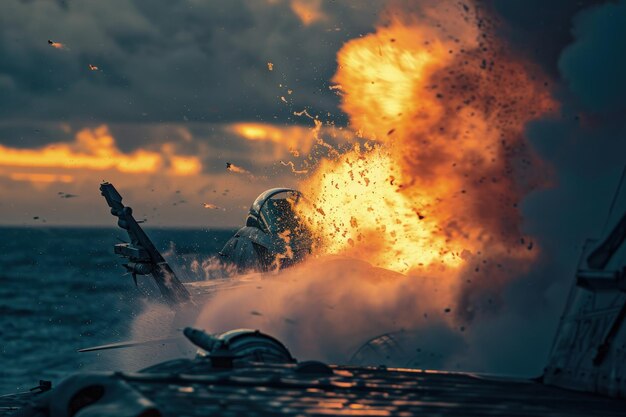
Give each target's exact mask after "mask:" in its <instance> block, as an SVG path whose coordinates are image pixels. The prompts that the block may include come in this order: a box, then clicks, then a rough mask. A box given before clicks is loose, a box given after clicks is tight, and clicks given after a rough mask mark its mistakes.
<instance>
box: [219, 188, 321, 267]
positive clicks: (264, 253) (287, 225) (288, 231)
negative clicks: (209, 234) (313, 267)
mask: <svg viewBox="0 0 626 417" xmlns="http://www.w3.org/2000/svg"><path fill="white" fill-rule="evenodd" d="M301 198H303V197H302V194H301V193H300V192H299V191H296V190H293V189H290V188H272V189H270V190H267V191H265V192H263V193H262V194H261V195H259V196H258V197H257V199H256V200H255V201H254V203H252V206H251V207H250V212H249V213H248V217H247V219H246V225H245V226H244V227H242V228H241V229H239V231H237V233H235V235H234V236H233V237H232V238H230V240H229V241H228V242H226V245H224V248H223V249H222V250H221V252H220V255H221V256H222V257H223V260H224V261H225V262H229V263H231V264H233V265H235V266H236V267H237V271H238V272H239V273H244V272H250V271H259V272H265V271H271V270H277V269H282V268H287V267H289V266H292V265H294V264H296V263H298V262H301V261H302V260H303V259H304V258H305V257H306V256H307V255H309V254H310V253H311V244H312V239H311V234H310V232H309V231H308V230H307V229H306V227H305V226H304V225H303V224H302V223H301V221H300V219H299V218H298V215H297V213H296V210H295V207H296V205H297V204H298V202H299V201H300V199H301Z"/></svg>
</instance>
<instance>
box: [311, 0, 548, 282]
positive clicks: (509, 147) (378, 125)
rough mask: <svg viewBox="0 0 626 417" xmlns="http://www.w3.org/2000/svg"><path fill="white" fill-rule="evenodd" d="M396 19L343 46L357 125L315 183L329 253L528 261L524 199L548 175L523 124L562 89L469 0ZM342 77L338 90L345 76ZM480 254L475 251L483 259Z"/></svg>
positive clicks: (318, 220) (451, 261)
mask: <svg viewBox="0 0 626 417" xmlns="http://www.w3.org/2000/svg"><path fill="white" fill-rule="evenodd" d="M421 13H422V15H421V16H420V17H419V18H416V19H414V20H407V19H400V18H398V17H394V16H393V15H391V17H390V18H389V19H388V23H386V24H384V25H381V26H380V27H378V28H377V30H376V32H375V33H372V34H369V35H367V36H364V37H362V38H357V39H354V40H352V41H350V42H348V43H347V44H345V45H344V46H343V48H342V49H341V50H340V51H339V53H338V71H337V73H336V74H335V77H334V82H336V83H337V86H338V88H336V90H337V91H340V94H341V95H342V104H341V105H342V109H343V110H344V111H345V112H346V113H347V114H348V116H349V118H350V124H351V127H352V129H353V130H354V131H355V132H358V135H360V136H363V137H364V138H367V139H369V140H370V142H367V143H366V144H365V146H358V145H357V146H354V148H353V149H352V150H350V151H349V152H347V153H344V154H343V155H342V156H340V157H338V158H334V159H328V160H325V161H323V162H322V163H321V164H320V165H319V167H318V169H317V170H316V171H315V172H314V173H313V174H312V175H311V176H310V177H309V178H308V179H307V180H306V181H305V182H304V184H303V187H302V189H303V190H305V192H306V194H307V196H308V197H309V204H308V205H307V206H305V207H304V209H303V213H302V215H303V218H304V219H305V220H306V221H307V223H308V224H309V226H310V227H311V228H312V230H314V231H315V232H316V233H317V235H318V236H319V239H320V240H321V244H320V248H319V251H320V253H335V254H336V253H338V254H344V255H348V256H354V257H357V258H360V259H367V260H368V261H370V262H371V263H372V264H374V265H375V266H379V267H384V268H388V269H391V270H394V271H398V272H403V273H407V272H411V271H413V272H420V273H423V272H429V273H431V272H436V271H445V272H446V273H447V274H449V273H450V272H451V271H454V270H461V269H462V268H463V267H464V266H466V265H468V263H470V259H472V258H476V257H481V261H482V260H484V259H486V258H488V257H489V258H491V259H495V258H498V259H501V258H508V259H512V260H528V259H530V258H532V255H533V253H532V252H530V251H529V250H527V248H526V247H525V246H523V245H521V244H520V241H521V240H522V239H523V235H522V232H521V231H520V225H521V216H520V213H519V211H518V209H517V204H518V202H519V201H520V200H521V198H522V197H523V196H524V195H525V194H526V193H527V192H528V191H530V190H531V189H533V187H535V186H536V185H537V179H536V178H532V177H531V176H530V175H529V170H528V169H527V168H528V167H530V166H531V165H533V170H535V171H536V170H537V165H538V161H537V160H536V159H535V158H534V156H533V154H532V153H531V152H530V150H529V149H527V148H526V146H525V144H524V138H523V129H524V126H525V124H526V123H527V122H528V121H530V120H532V119H533V118H536V117H538V116H540V115H543V114H545V113H546V112H549V111H550V109H551V108H552V107H553V101H552V99H551V97H550V95H549V93H548V92H547V89H546V87H545V85H544V82H543V81H542V79H541V77H540V75H539V74H537V73H536V70H535V69H533V68H532V66H531V65H530V64H529V63H527V62H524V61H523V60H520V59H517V58H514V57H512V56H510V54H509V53H508V52H507V51H506V49H505V48H504V46H503V45H501V44H499V42H498V41H496V40H495V39H493V38H492V37H491V33H490V32H489V30H490V28H489V27H488V22H487V21H486V20H485V19H482V18H481V17H480V16H478V15H477V14H476V13H475V12H473V11H472V10H470V9H469V8H467V7H464V6H458V10H452V11H450V10H444V9H443V7H442V6H439V7H433V8H428V9H425V10H422V11H421ZM339 87H340V88H339ZM474 260H476V259H474Z"/></svg>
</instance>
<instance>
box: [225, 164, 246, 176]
mask: <svg viewBox="0 0 626 417" xmlns="http://www.w3.org/2000/svg"><path fill="white" fill-rule="evenodd" d="M226 169H227V170H229V171H230V172H234V173H236V174H246V175H250V171H248V170H247V169H245V168H242V167H240V166H238V165H235V164H233V163H231V162H226Z"/></svg>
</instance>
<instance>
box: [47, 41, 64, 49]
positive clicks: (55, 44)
mask: <svg viewBox="0 0 626 417" xmlns="http://www.w3.org/2000/svg"><path fill="white" fill-rule="evenodd" d="M48 45H50V46H51V47H53V48H55V49H67V47H66V46H65V45H64V44H62V43H61V42H54V41H51V40H50V39H48Z"/></svg>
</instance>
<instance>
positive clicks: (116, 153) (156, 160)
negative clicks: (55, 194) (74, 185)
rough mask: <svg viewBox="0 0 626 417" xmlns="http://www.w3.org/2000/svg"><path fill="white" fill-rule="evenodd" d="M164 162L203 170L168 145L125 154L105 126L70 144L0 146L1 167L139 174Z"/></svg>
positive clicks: (177, 168)
mask: <svg viewBox="0 0 626 417" xmlns="http://www.w3.org/2000/svg"><path fill="white" fill-rule="evenodd" d="M167 163H169V164H170V168H171V172H172V173H173V174H174V175H195V174H198V173H199V172H200V171H201V170H202V164H201V162H200V160H199V159H198V158H197V157H194V156H188V157H187V156H178V155H175V154H173V151H172V149H171V146H170V145H169V144H166V145H164V146H163V149H162V151H161V152H157V151H151V150H145V149H138V150H135V151H133V152H131V153H124V152H122V151H121V150H120V149H119V148H118V147H117V143H116V141H115V138H114V137H113V136H112V135H111V133H110V131H109V129H108V127H107V126H106V125H102V126H100V127H97V128H94V129H83V130H81V131H79V132H78V133H77V134H76V137H75V140H74V141H73V142H70V143H66V142H58V143H52V144H49V145H46V146H44V147H41V148H36V149H19V148H10V147H7V146H3V145H0V166H4V167H25V168H26V167H27V168H62V169H88V170H95V171H104V170H116V171H119V172H123V173H130V174H139V173H155V172H157V171H159V170H160V169H161V168H163V167H164V166H165V165H166V164H167ZM16 175H18V177H19V174H16ZM33 175H35V174H33ZM36 175H39V176H40V177H39V178H41V179H42V180H41V181H43V182H45V180H44V179H43V178H44V177H43V176H42V175H47V174H36ZM49 175H54V174H49ZM33 178H35V177H33ZM50 178H52V177H50Z"/></svg>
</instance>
